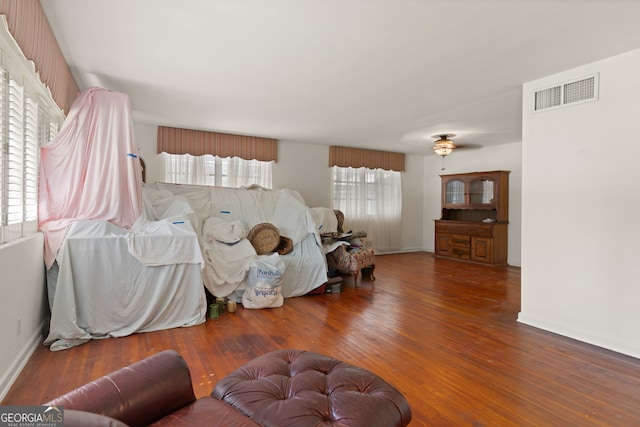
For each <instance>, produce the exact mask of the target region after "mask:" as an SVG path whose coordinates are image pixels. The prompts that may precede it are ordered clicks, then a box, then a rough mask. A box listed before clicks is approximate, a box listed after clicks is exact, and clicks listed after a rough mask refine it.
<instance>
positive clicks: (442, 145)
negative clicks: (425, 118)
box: [431, 133, 476, 170]
mask: <svg viewBox="0 0 640 427" xmlns="http://www.w3.org/2000/svg"><path fill="white" fill-rule="evenodd" d="M455 136H456V135H455V134H454V133H441V134H437V135H433V136H432V137H431V138H437V139H436V141H435V143H434V144H433V151H434V152H435V153H436V154H437V155H438V156H440V157H442V170H444V158H445V157H446V156H447V155H449V154H451V153H452V152H453V150H455V149H460V148H476V146H473V145H460V144H458V145H456V144H454V143H453V141H452V140H451V138H453V137H455Z"/></svg>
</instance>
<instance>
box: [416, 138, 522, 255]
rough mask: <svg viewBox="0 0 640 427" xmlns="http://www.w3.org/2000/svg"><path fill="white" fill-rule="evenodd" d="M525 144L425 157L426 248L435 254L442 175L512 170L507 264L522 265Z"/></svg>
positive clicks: (424, 234) (516, 143)
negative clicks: (436, 223) (522, 190)
mask: <svg viewBox="0 0 640 427" xmlns="http://www.w3.org/2000/svg"><path fill="white" fill-rule="evenodd" d="M521 149H522V144H521V143H520V141H517V142H514V143H511V144H505V145H500V146H496V147H488V148H482V149H477V150H470V149H469V150H457V151H454V152H453V153H452V154H450V155H448V156H447V157H445V161H444V167H445V170H442V166H443V164H442V159H441V158H440V157H439V156H434V155H431V156H426V157H425V158H424V171H425V172H424V175H425V177H424V183H425V185H424V193H423V200H424V233H423V240H424V248H425V250H426V251H429V252H433V251H434V249H435V248H434V239H435V224H434V222H433V220H435V219H439V218H440V216H441V215H440V214H441V212H440V209H441V207H440V203H441V196H440V189H441V182H440V175H446V174H453V173H466V172H483V171H492V170H508V171H510V172H511V173H510V174H509V231H508V233H509V235H508V238H507V239H508V243H507V244H508V254H507V263H508V264H509V265H513V266H520V264H521V261H520V260H521V254H520V229H521V218H520V217H521V213H520V208H521V181H522V168H521V164H522V150H521Z"/></svg>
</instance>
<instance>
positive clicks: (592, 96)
mask: <svg viewBox="0 0 640 427" xmlns="http://www.w3.org/2000/svg"><path fill="white" fill-rule="evenodd" d="M597 100H598V74H593V75H591V76H586V77H583V78H580V79H578V80H572V81H569V82H565V83H561V84H558V85H555V86H552V87H548V88H545V89H540V90H537V91H535V92H534V107H533V110H534V111H544V110H548V109H551V108H559V107H566V106H569V105H576V104H582V103H584V102H591V101H597Z"/></svg>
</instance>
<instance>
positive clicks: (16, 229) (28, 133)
mask: <svg viewBox="0 0 640 427" xmlns="http://www.w3.org/2000/svg"><path fill="white" fill-rule="evenodd" d="M15 49H17V46H15V42H14V41H13V40H12V39H11V40H7V37H6V34H5V33H2V34H1V35H0V244H2V243H6V242H9V241H11V240H15V239H18V238H20V237H23V236H27V235H29V234H32V233H35V232H36V231H37V229H38V174H39V171H38V168H39V154H40V146H41V145H42V144H44V143H46V142H48V141H49V140H51V138H52V137H53V136H54V135H56V134H57V132H58V129H59V124H60V123H61V122H62V120H63V119H64V115H63V113H62V111H61V110H60V109H59V108H58V107H57V106H56V105H55V103H54V102H53V100H52V99H51V96H50V94H49V92H48V91H47V90H46V89H45V88H44V86H43V85H42V83H41V82H40V80H39V79H38V77H37V75H36V73H35V71H33V66H32V65H31V64H30V63H28V62H27V60H26V59H25V58H24V56H22V54H21V53H20V51H19V50H18V51H17V52H16V50H15Z"/></svg>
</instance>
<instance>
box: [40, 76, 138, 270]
mask: <svg viewBox="0 0 640 427" xmlns="http://www.w3.org/2000/svg"><path fill="white" fill-rule="evenodd" d="M38 210H39V227H40V230H42V231H43V232H44V236H45V248H44V257H45V264H46V266H47V268H51V266H52V265H53V262H54V261H55V258H56V255H57V253H58V250H59V248H60V246H61V245H62V242H63V241H64V238H65V236H66V233H67V230H68V228H69V225H71V223H73V222H74V221H77V220H85V219H94V220H106V221H110V222H112V223H113V224H115V225H118V226H120V227H130V226H131V225H133V223H134V222H135V221H136V219H137V218H138V217H139V216H140V213H141V211H142V169H141V165H140V161H139V159H138V149H137V147H136V145H135V143H134V138H133V126H132V121H131V105H130V102H129V97H128V96H127V95H125V94H122V93H117V92H111V91H108V90H105V89H101V88H89V89H86V90H84V91H83V92H81V93H80V94H79V95H78V97H77V98H76V100H75V101H74V102H73V104H72V106H71V109H70V111H69V114H68V116H67V118H66V120H65V122H64V124H63V126H62V129H61V130H60V133H59V134H58V135H57V136H56V137H55V138H54V139H53V140H52V141H51V142H49V143H48V144H46V145H45V146H43V147H42V148H41V150H40V193H39V204H38Z"/></svg>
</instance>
